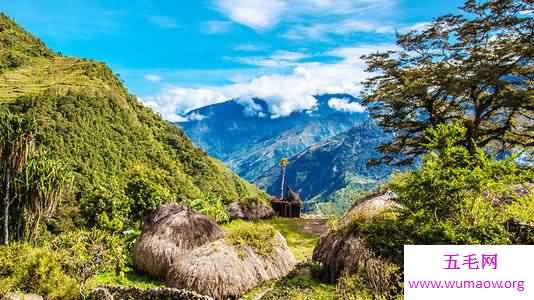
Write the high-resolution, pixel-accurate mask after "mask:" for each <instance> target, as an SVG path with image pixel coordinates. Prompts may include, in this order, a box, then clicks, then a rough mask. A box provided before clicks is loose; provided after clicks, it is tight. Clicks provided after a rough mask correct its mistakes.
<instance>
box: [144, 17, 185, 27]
mask: <svg viewBox="0 0 534 300" xmlns="http://www.w3.org/2000/svg"><path fill="white" fill-rule="evenodd" d="M148 20H149V21H150V22H152V23H154V24H155V25H157V26H158V27H161V28H165V29H175V28H178V27H180V26H179V25H178V23H177V22H176V20H175V19H173V18H171V17H167V16H150V17H149V18H148Z"/></svg>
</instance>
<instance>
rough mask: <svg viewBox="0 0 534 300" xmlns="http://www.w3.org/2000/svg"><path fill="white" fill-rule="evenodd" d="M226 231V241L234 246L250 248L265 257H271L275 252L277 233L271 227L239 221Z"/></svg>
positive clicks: (229, 225)
mask: <svg viewBox="0 0 534 300" xmlns="http://www.w3.org/2000/svg"><path fill="white" fill-rule="evenodd" d="M224 229H225V237H224V239H225V240H226V241H228V242H229V243H230V244H232V245H234V246H238V247H243V246H250V247H252V248H253V249H254V250H255V252H256V253H258V254H260V255H263V256H271V255H272V253H273V251H274V244H273V238H274V236H275V234H276V231H275V230H274V228H273V227H272V226H270V225H267V224H261V223H249V222H245V221H242V220H237V221H233V222H232V223H230V224H228V225H226V226H225V227H224Z"/></svg>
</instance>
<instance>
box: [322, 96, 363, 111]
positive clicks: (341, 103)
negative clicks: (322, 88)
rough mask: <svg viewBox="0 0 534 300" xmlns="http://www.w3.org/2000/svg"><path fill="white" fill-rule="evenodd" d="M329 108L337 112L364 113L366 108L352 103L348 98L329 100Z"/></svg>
mask: <svg viewBox="0 0 534 300" xmlns="http://www.w3.org/2000/svg"><path fill="white" fill-rule="evenodd" d="M328 106H330V107H331V108H333V109H335V110H340V111H344V112H353V113H354V112H364V111H365V107H363V106H362V105H361V104H360V103H358V102H350V100H349V99H346V98H332V99H330V100H328Z"/></svg>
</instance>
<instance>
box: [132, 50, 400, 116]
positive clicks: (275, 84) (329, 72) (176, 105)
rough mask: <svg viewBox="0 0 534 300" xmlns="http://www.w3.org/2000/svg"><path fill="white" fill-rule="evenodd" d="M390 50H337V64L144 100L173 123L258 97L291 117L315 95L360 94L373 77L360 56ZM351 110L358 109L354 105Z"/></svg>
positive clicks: (169, 91) (303, 66) (302, 66)
mask: <svg viewBox="0 0 534 300" xmlns="http://www.w3.org/2000/svg"><path fill="white" fill-rule="evenodd" d="M388 49H394V46H393V45H374V46H373V45H367V46H357V47H351V48H342V49H337V50H334V51H330V52H329V53H328V55H332V56H336V57H339V58H340V61H339V62H336V63H320V62H305V63H299V64H297V65H295V66H294V67H293V68H292V70H291V72H290V73H288V74H269V75H261V76H257V77H254V78H252V79H249V80H246V81H242V82H237V83H232V84H227V85H223V86H206V87H201V88H185V87H178V86H175V87H169V88H166V89H164V90H162V91H161V92H160V93H159V94H158V95H154V96H149V97H144V99H143V100H144V102H145V103H146V104H147V105H149V106H150V107H152V108H154V109H155V110H156V111H158V112H160V113H161V114H162V116H163V117H164V118H166V119H168V120H171V121H173V120H179V119H180V118H181V117H180V115H182V114H184V113H186V112H188V111H191V110H192V109H195V108H199V107H202V106H205V105H208V104H213V103H218V102H222V101H225V100H228V99H240V101H245V102H246V101H247V100H250V99H252V98H255V97H257V98H260V99H263V100H265V101H266V102H267V103H268V106H269V111H270V112H271V114H273V115H274V117H281V116H287V115H289V114H290V113H292V112H294V111H302V110H307V109H312V108H314V107H315V105H316V100H315V98H314V97H313V96H315V95H320V94H325V93H348V94H352V95H357V94H358V93H359V91H360V90H361V87H360V83H361V82H362V81H363V80H365V79H366V78H367V77H368V76H369V74H368V73H366V72H365V69H366V64H365V62H364V61H363V60H362V59H361V58H360V56H361V55H363V54H368V53H372V52H376V51H377V50H380V51H385V50H388ZM289 57H292V56H291V55H289ZM337 104H338V105H339V103H337ZM334 105H335V104H334ZM339 107H340V106H339ZM350 109H355V108H354V107H353V106H350Z"/></svg>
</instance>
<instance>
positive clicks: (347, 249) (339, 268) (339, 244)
mask: <svg viewBox="0 0 534 300" xmlns="http://www.w3.org/2000/svg"><path fill="white" fill-rule="evenodd" d="M371 258H373V253H372V251H371V250H370V249H368V248H367V246H366V245H365V242H364V241H363V240H362V239H360V238H359V237H357V236H355V235H354V234H352V233H350V232H346V231H344V230H338V231H330V232H328V234H326V235H324V236H322V237H321V239H320V240H319V243H317V246H316V247H315V249H314V250H313V260H315V261H317V262H320V263H321V264H322V265H323V267H324V271H325V277H326V278H325V279H326V280H327V281H328V282H335V281H336V280H337V279H338V278H339V277H341V275H343V274H345V273H346V274H350V273H355V272H357V271H358V270H359V269H360V268H361V267H364V266H365V264H366V262H367V261H368V260H369V259H371Z"/></svg>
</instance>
